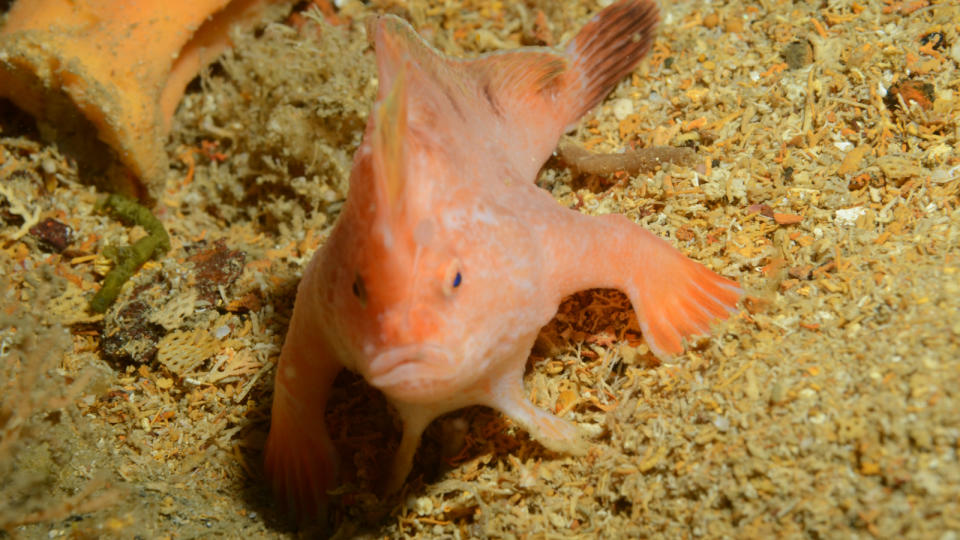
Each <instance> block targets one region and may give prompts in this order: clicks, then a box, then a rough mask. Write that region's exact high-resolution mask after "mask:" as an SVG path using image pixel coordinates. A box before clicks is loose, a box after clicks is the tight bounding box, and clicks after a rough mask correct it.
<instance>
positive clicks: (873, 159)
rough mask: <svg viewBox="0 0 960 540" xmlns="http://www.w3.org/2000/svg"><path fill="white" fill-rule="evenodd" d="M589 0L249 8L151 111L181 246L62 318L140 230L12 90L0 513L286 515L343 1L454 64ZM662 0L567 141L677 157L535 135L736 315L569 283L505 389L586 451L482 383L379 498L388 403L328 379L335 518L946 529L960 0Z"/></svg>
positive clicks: (957, 329)
mask: <svg viewBox="0 0 960 540" xmlns="http://www.w3.org/2000/svg"><path fill="white" fill-rule="evenodd" d="M599 9H600V6H599V5H598V3H594V2H582V3H581V2H573V1H566V0H563V1H556V2H548V1H546V0H531V1H527V2H523V3H506V2H503V3H501V2H482V1H479V0H475V1H474V0H468V1H464V2H452V1H451V2H416V1H412V2H388V1H374V2H371V3H370V5H363V4H360V3H359V2H355V1H354V2H347V3H346V4H345V6H344V7H343V9H342V10H341V12H340V13H339V17H340V18H341V19H342V20H344V21H346V22H345V24H341V25H339V26H332V25H330V24H329V23H328V22H327V21H325V20H323V18H322V17H319V16H318V17H316V18H315V19H316V20H314V19H311V18H309V17H308V18H307V20H306V22H304V21H303V20H301V19H297V18H295V20H297V22H298V24H297V26H299V28H295V26H294V25H291V24H290V21H284V22H278V23H274V24H269V25H267V24H265V25H264V27H263V28H261V29H260V30H259V31H257V32H256V33H254V34H251V35H237V36H236V48H235V50H234V51H232V52H231V53H228V54H227V55H226V56H225V57H224V58H223V59H221V61H220V62H219V63H218V64H217V65H216V66H215V67H214V68H212V69H210V70H208V71H207V72H206V73H205V74H204V75H203V76H202V77H201V78H200V79H199V80H198V82H197V83H196V84H194V85H192V86H191V89H190V91H189V92H188V94H187V96H186V97H185V98H184V100H183V102H182V103H181V105H180V108H179V110H178V112H177V116H176V118H175V126H174V130H173V134H172V136H171V138H170V141H169V145H168V153H169V155H170V156H171V161H172V165H171V168H170V171H169V176H168V181H167V184H166V188H165V189H164V190H163V193H162V195H161V196H160V197H159V201H158V203H157V205H156V206H155V207H154V212H155V214H156V216H157V217H158V218H159V219H160V221H161V222H162V224H163V225H164V226H165V227H166V229H167V231H168V232H169V234H170V238H171V243H172V249H171V251H170V252H169V253H168V254H167V255H166V256H164V257H163V258H161V259H159V260H155V261H151V262H149V263H148V264H147V265H145V266H144V267H143V268H142V269H141V270H140V271H139V272H138V273H137V274H136V275H135V277H134V278H133V279H132V280H131V281H130V282H129V283H128V284H127V285H126V286H125V288H124V289H123V291H122V293H121V295H120V298H119V300H118V302H117V303H116V304H115V305H114V306H113V307H112V308H111V309H110V310H109V311H108V312H107V313H106V314H105V315H93V314H91V313H89V312H88V311H87V310H86V303H87V301H88V299H89V296H90V295H91V294H92V293H93V292H95V291H96V290H97V289H98V288H99V287H100V285H101V283H102V281H103V276H104V274H105V273H106V271H107V270H108V269H109V267H110V264H111V263H110V260H109V258H107V257H106V256H105V253H109V249H108V248H109V247H110V246H114V247H115V246H122V245H126V244H129V243H131V242H133V241H136V240H137V239H139V238H141V237H143V235H145V234H147V233H146V232H145V231H144V230H143V228H142V227H138V226H131V225H128V224H124V223H122V222H120V221H118V220H116V219H114V218H113V217H111V216H110V215H107V214H103V213H100V212H98V211H96V209H95V207H94V206H95V203H96V202H97V200H98V199H99V198H100V197H102V193H100V192H97V191H96V190H95V189H94V188H92V187H89V185H87V184H84V183H82V182H80V181H79V177H78V173H77V170H76V167H75V166H74V165H73V161H72V160H70V159H68V158H67V157H65V156H64V155H63V154H61V153H60V151H59V150H58V149H57V148H56V147H55V146H51V145H47V144H46V143H44V142H43V140H44V139H43V138H42V137H40V133H41V132H43V131H44V130H43V129H42V127H41V128H40V129H38V128H36V127H34V126H33V125H32V123H31V119H30V118H28V117H25V116H24V115H23V114H21V113H19V112H18V111H16V110H14V109H12V108H11V107H9V106H7V105H3V106H0V111H2V115H0V273H2V275H3V278H2V279H0V492H2V496H0V538H5V537H10V538H41V537H43V538H57V537H61V536H67V537H77V538H87V537H91V538H93V537H98V538H99V537H119V538H131V537H140V538H160V537H171V538H173V537H184V538H188V537H207V536H226V537H244V538H253V537H289V536H295V535H296V534H297V533H296V531H295V528H294V525H293V524H292V523H290V522H288V521H286V520H285V519H283V517H282V516H280V515H279V514H278V513H277V512H276V511H275V510H274V509H273V507H272V503H271V498H270V496H269V494H268V493H267V491H266V489H265V487H264V485H265V482H264V480H263V476H262V469H261V465H260V462H261V452H262V447H263V441H264V438H265V436H266V430H267V427H268V425H269V404H270V400H271V396H272V388H271V385H272V379H273V373H274V365H275V362H276V359H277V356H278V354H279V347H280V345H281V343H282V339H283V335H284V332H285V329H286V324H287V321H288V318H289V316H290V311H291V307H292V303H293V293H294V291H295V287H296V284H297V280H298V279H299V276H300V274H301V272H302V270H303V267H304V265H305V264H306V262H307V260H309V257H310V255H311V254H312V252H313V250H314V249H315V248H316V247H317V246H318V245H320V244H321V243H322V242H323V240H324V238H325V237H326V235H327V234H328V232H329V230H330V227H331V225H332V223H333V221H334V219H335V218H336V215H337V213H338V211H339V209H340V207H341V206H342V202H343V199H344V197H345V194H346V183H347V177H348V174H349V168H350V159H351V156H352V153H353V150H354V149H355V148H356V146H357V145H358V144H359V140H360V136H361V134H362V129H363V126H364V123H365V121H366V115H367V114H368V111H369V110H370V107H371V104H372V101H373V98H374V96H375V92H376V80H375V70H374V67H373V57H372V54H371V52H370V50H369V47H368V46H367V41H366V37H365V35H364V30H363V23H362V21H363V18H364V16H365V15H367V14H369V13H373V12H383V11H389V12H393V13H397V14H400V15H401V16H404V17H406V18H408V19H409V20H410V21H411V22H412V23H413V25H414V26H415V27H416V28H417V29H418V30H420V31H421V32H422V33H423V34H424V36H425V37H426V38H427V39H428V40H429V41H430V42H432V43H434V44H436V45H437V46H438V48H440V49H441V50H443V51H445V52H447V53H450V54H455V55H465V56H466V55H473V54H477V53H480V52H485V51H492V50H500V49H510V48H515V47H518V46H520V45H526V44H542V43H546V44H553V45H555V44H559V43H563V42H565V41H566V39H568V38H569V37H570V36H572V35H573V33H575V31H576V29H577V28H579V27H580V26H581V25H582V24H583V22H584V21H585V20H586V19H587V18H588V17H589V16H590V15H591V14H592V13H595V12H596V11H598V10H599ZM662 9H663V12H662V19H663V21H662V25H661V29H660V33H659V37H658V38H657V40H656V44H655V46H654V49H653V51H652V53H651V55H650V56H649V58H648V59H647V60H645V61H644V62H643V63H642V65H641V66H640V67H638V68H637V70H636V71H635V72H634V74H633V75H632V76H631V77H630V78H628V79H626V80H624V81H623V82H622V83H621V84H620V85H619V86H618V88H617V89H616V90H615V91H614V92H613V93H612V94H611V96H610V97H609V98H608V99H607V100H606V101H605V102H604V103H603V104H602V105H601V106H600V107H598V109H597V110H596V111H595V112H594V113H593V114H592V115H590V116H589V117H588V118H587V119H585V120H584V121H583V122H582V123H581V124H580V126H579V127H578V128H577V129H576V130H575V131H573V132H572V133H570V134H569V135H568V137H567V139H568V140H569V142H571V143H575V144H578V145H580V146H582V147H585V148H587V149H589V150H591V151H593V152H601V153H615V152H620V151H623V150H624V149H626V150H627V151H631V150H632V149H633V148H645V147H651V146H657V145H670V146H676V147H686V148H690V149H692V150H693V151H695V153H696V154H695V157H696V158H695V159H694V160H692V161H691V162H689V163H684V164H672V165H665V166H663V167H662V168H658V169H656V170H644V171H641V172H638V173H636V174H629V173H624V172H619V173H614V174H611V175H605V176H603V177H600V176H596V175H589V174H573V173H571V171H570V170H569V169H568V167H567V166H566V165H565V164H564V163H563V161H562V160H560V159H553V160H551V161H550V162H548V163H547V164H546V166H545V167H544V170H543V172H542V173H541V175H540V178H539V180H538V184H539V185H540V186H541V187H543V188H544V189H546V190H548V191H550V192H551V193H553V195H554V196H555V197H556V199H557V201H558V203H559V204H563V205H566V206H569V207H574V208H577V209H579V210H580V211H582V212H585V213H590V214H603V213H611V212H617V213H623V214H626V215H627V216H628V217H630V218H631V219H633V220H634V221H636V222H638V223H640V224H642V225H644V226H645V227H647V228H649V229H650V230H652V231H654V232H655V233H657V234H658V235H660V236H662V237H664V238H667V239H668V240H669V241H670V242H671V243H673V244H674V245H676V246H677V247H678V248H679V249H681V250H682V251H684V252H685V253H686V254H688V255H689V256H691V257H692V258H694V259H696V260H699V261H701V262H703V263H704V264H706V265H707V266H709V267H711V268H713V269H714V270H716V271H718V272H720V273H721V274H724V275H727V276H729V277H732V278H735V279H737V280H739V281H740V282H741V283H742V284H743V285H744V286H745V288H747V289H748V291H749V297H748V299H747V300H746V302H745V304H744V310H743V311H742V312H741V313H740V314H738V315H737V316H735V317H734V318H732V319H731V320H730V321H728V322H725V323H723V324H722V325H719V326H718V327H717V328H716V330H715V332H714V334H713V336H712V337H710V338H708V339H704V340H702V341H701V342H699V343H697V344H694V345H693V346H692V347H691V348H690V350H689V351H688V352H687V353H685V354H684V355H682V356H681V357H679V358H677V359H676V362H672V363H669V364H661V363H659V362H657V361H656V360H655V359H654V358H653V356H652V355H651V354H650V353H649V351H648V349H647V348H646V345H645V344H644V343H643V339H642V335H641V334H640V332H639V330H638V329H637V323H636V320H635V319H634V318H633V315H632V313H631V311H630V309H629V305H628V303H627V301H626V299H625V298H624V297H623V296H621V295H620V294H618V293H615V292H612V291H589V292H585V293H581V294H578V295H575V296H573V297H571V298H570V299H568V300H567V301H566V302H565V303H564V305H563V306H561V309H560V312H559V313H558V315H557V318H556V319H555V320H554V321H553V322H552V323H551V324H550V325H549V326H548V327H547V328H546V329H544V331H543V333H542V335H541V339H540V340H539V341H538V345H537V347H536V348H535V350H534V352H533V355H532V357H531V361H530V366H529V369H528V372H527V377H526V385H527V389H528V391H529V393H530V394H531V396H533V399H534V401H535V402H536V403H537V404H538V406H540V407H543V408H545V409H550V410H553V411H557V412H559V413H560V414H562V415H563V416H564V417H565V418H568V419H570V420H572V421H575V422H577V423H578V424H580V425H581V426H583V427H584V429H585V430H586V431H588V433H590V434H591V436H592V438H593V441H594V444H593V446H592V449H591V451H590V453H589V455H588V456H587V457H586V458H571V457H568V456H564V455H560V454H555V453H551V452H549V451H546V450H545V449H543V448H542V447H541V446H539V445H538V444H537V443H535V442H533V441H531V440H530V439H529V437H528V436H527V435H526V433H524V432H523V431H522V430H519V429H518V428H516V427H515V426H513V425H512V424H511V423H510V422H509V421H508V420H506V419H504V418H503V417H502V416H500V415H499V414H497V413H495V412H493V411H490V410H488V409H483V408H471V409H467V410H463V411H459V412H456V413H452V414H450V415H447V416H445V417H443V418H441V419H439V420H437V421H436V422H435V423H434V425H433V426H432V427H431V428H430V429H429V430H428V432H427V434H426V436H425V438H424V442H423V444H422V445H421V448H420V451H419V453H418V456H417V459H416V464H415V467H414V471H413V473H412V475H411V477H410V479H409V480H408V482H407V484H406V486H405V487H404V489H403V491H402V493H400V494H398V495H396V496H393V497H389V498H382V497H380V496H378V495H377V490H376V487H377V486H378V485H379V483H380V481H381V478H382V475H383V474H384V472H385V471H384V470H383V467H382V464H383V463H385V462H389V458H390V456H391V455H392V451H393V448H395V447H396V445H397V443H398V441H399V434H398V430H397V427H396V425H395V421H394V420H393V418H392V416H391V414H390V413H389V411H388V408H387V406H386V404H385V402H384V400H383V398H382V396H380V395H379V394H377V392H376V391H374V390H372V389H370V388H369V387H368V386H367V385H366V384H365V383H364V382H363V380H362V379H360V378H358V377H356V376H353V375H349V374H345V375H343V376H342V377H341V378H340V379H339V380H338V382H337V386H336V388H335V393H334V396H333V398H332V406H331V407H330V410H329V411H328V414H327V419H328V422H329V424H330V426H331V430H332V433H333V438H334V441H335V444H336V445H337V447H338V448H339V450H340V453H341V455H342V456H346V457H345V459H344V485H343V486H342V487H341V488H339V489H338V490H336V492H335V493H334V494H333V496H332V505H331V508H330V526H331V530H332V531H336V532H337V534H338V535H339V537H341V538H348V537H369V538H374V537H377V538H407V537H422V538H434V537H437V538H458V537H459V538H468V537H484V536H487V537H494V538H521V537H522V538H555V537H584V538H615V537H670V538H677V537H748V538H749V537H770V536H773V535H779V536H788V537H801V536H810V537H844V538H848V537H855V538H861V537H862V538H867V537H883V538H937V539H942V540H950V539H953V538H956V535H957V534H958V532H960V517H958V516H960V464H958V460H957V452H958V449H960V414H958V413H957V411H958V410H960V402H958V388H960V200H958V191H960V123H958V118H960V95H958V94H960V76H958V73H960V69H958V68H960V24H958V23H957V21H960V4H958V3H957V2H955V1H953V2H951V1H944V2H935V1H928V0H918V1H904V2H896V1H889V2H882V3H881V2H873V1H869V2H864V3H862V4H861V3H856V2H851V1H847V0H839V1H836V2H829V3H823V4H812V3H791V2H777V1H752V0H750V1H746V2H742V3H736V2H730V3H710V2H676V3H668V4H666V5H664V6H663V8H662ZM277 59H282V61H278V60H277ZM48 219H49V220H52V221H48ZM38 225H40V226H39V228H38V227H37V226H38ZM317 532H318V530H312V529H310V530H307V531H305V532H302V533H301V534H304V535H306V536H310V535H313V534H315V533H317Z"/></svg>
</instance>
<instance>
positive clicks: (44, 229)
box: [30, 218, 73, 253]
mask: <svg viewBox="0 0 960 540" xmlns="http://www.w3.org/2000/svg"><path fill="white" fill-rule="evenodd" d="M30 235H31V236H33V237H34V238H36V239H37V240H39V241H40V243H41V244H42V245H43V246H45V247H47V248H49V249H51V250H53V251H55V252H57V253H60V252H61V251H63V250H64V249H66V248H67V246H69V245H70V242H71V240H72V238H73V229H71V228H70V226H69V225H67V224H65V223H61V222H59V221H57V220H55V219H53V218H47V219H45V220H43V221H41V222H40V223H37V224H36V225H34V226H33V227H30Z"/></svg>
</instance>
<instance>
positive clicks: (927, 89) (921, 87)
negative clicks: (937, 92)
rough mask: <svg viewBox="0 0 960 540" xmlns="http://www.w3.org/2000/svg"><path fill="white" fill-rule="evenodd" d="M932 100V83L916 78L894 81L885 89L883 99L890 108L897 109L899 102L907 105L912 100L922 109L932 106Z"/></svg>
mask: <svg viewBox="0 0 960 540" xmlns="http://www.w3.org/2000/svg"><path fill="white" fill-rule="evenodd" d="M933 100H934V88H933V85H932V84H930V83H928V82H924V81H918V80H916V79H907V80H904V81H900V82H898V83H894V84H893V85H892V86H891V87H890V88H888V89H887V97H886V98H885V99H884V101H885V102H886V104H887V107H888V108H889V109H890V110H894V109H899V108H900V104H901V102H902V103H903V104H904V105H906V106H907V107H909V106H910V102H913V103H916V104H917V105H919V106H920V107H921V108H923V109H930V108H931V107H933Z"/></svg>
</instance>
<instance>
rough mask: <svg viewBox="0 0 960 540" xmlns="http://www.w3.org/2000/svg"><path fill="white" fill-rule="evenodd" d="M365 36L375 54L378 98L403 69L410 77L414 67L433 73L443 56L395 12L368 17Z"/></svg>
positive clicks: (384, 93) (380, 97)
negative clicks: (378, 88)
mask: <svg viewBox="0 0 960 540" xmlns="http://www.w3.org/2000/svg"><path fill="white" fill-rule="evenodd" d="M367 37H368V39H369V40H370V42H371V44H372V45H373V46H374V49H375V51H376V53H377V76H378V78H379V84H380V90H379V95H378V98H379V99H383V98H384V96H385V95H386V93H387V92H388V89H390V88H392V87H393V80H394V79H395V78H396V77H397V75H398V73H399V72H400V71H401V70H403V71H406V72H407V74H408V75H407V76H408V77H409V76H410V71H411V70H412V69H413V68H414V66H415V68H416V69H419V70H422V71H426V72H428V73H430V74H431V75H435V72H436V69H437V66H438V65H439V64H442V63H443V62H444V61H445V57H444V56H443V55H442V54H441V53H440V52H438V51H437V50H436V49H434V48H433V47H432V46H431V45H430V44H429V43H427V42H426V41H424V40H423V38H422V37H420V35H419V34H417V32H416V31H415V30H414V29H413V27H411V26H410V24H409V23H408V22H407V21H405V20H403V19H401V18H400V17H397V16H396V15H380V16H374V17H370V18H369V19H367Z"/></svg>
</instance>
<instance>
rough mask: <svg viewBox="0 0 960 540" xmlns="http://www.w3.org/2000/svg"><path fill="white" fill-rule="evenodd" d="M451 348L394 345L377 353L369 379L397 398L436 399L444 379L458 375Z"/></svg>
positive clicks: (434, 345) (384, 391) (368, 375)
mask: <svg viewBox="0 0 960 540" xmlns="http://www.w3.org/2000/svg"><path fill="white" fill-rule="evenodd" d="M453 360H454V357H453V354H452V353H451V352H450V350H449V349H447V348H446V347H442V346H440V345H436V344H431V343H417V344H412V345H402V346H399V347H393V348H391V349H388V350H386V351H384V352H381V353H379V354H377V355H376V356H375V357H374V358H373V361H372V362H370V364H369V365H368V366H367V369H366V379H367V382H369V383H370V384H371V385H372V386H375V387H377V388H379V389H380V390H381V391H382V392H383V393H385V394H387V395H392V396H394V397H403V398H404V399H406V400H410V401H420V400H426V399H432V398H434V397H435V395H436V394H437V393H438V391H439V390H441V389H442V388H440V387H443V386H449V385H443V384H442V383H443V382H444V381H449V380H450V379H453V378H454V377H455V376H456V366H454V362H453Z"/></svg>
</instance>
